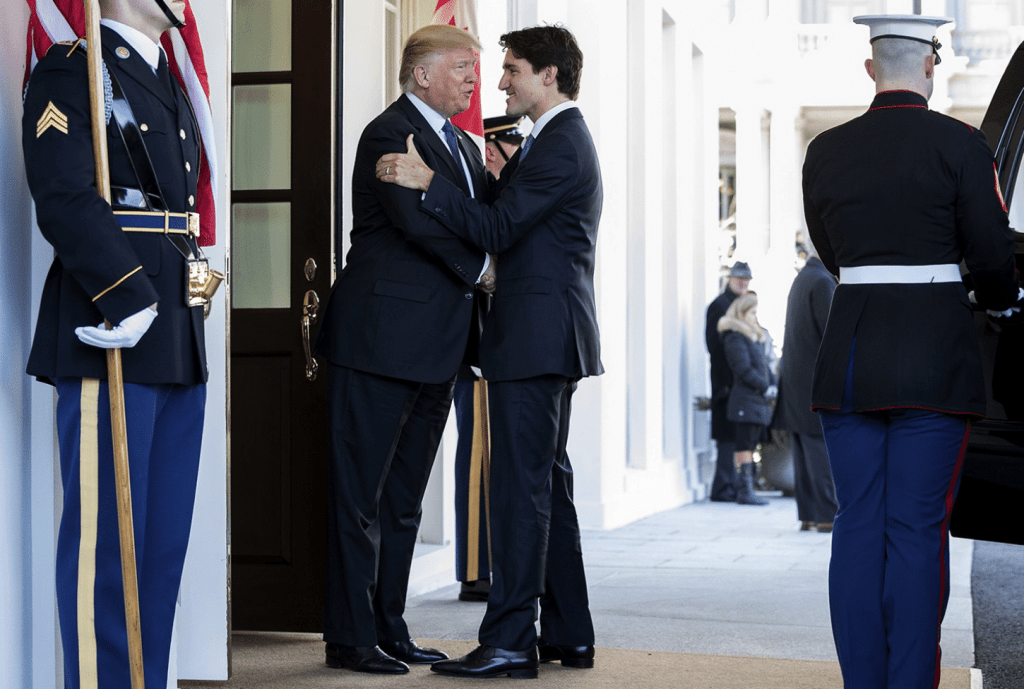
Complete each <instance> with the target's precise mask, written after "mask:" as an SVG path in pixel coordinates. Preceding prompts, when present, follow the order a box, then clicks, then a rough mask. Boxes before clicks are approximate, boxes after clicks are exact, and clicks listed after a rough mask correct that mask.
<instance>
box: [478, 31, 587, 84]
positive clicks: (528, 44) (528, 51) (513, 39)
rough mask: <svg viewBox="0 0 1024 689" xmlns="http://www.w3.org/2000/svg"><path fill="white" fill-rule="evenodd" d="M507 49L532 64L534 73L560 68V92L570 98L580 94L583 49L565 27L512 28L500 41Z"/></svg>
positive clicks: (558, 75)
mask: <svg viewBox="0 0 1024 689" xmlns="http://www.w3.org/2000/svg"><path fill="white" fill-rule="evenodd" d="M498 43H499V45H501V47H502V48H504V49H505V50H508V51H511V53H512V55H513V56H514V57H516V58H518V59H520V60H526V61H527V62H529V63H530V66H531V67H533V73H534V74H536V73H538V72H540V71H541V70H542V69H544V68H545V67H548V66H550V65H554V66H555V67H557V68H558V74H557V76H556V79H557V80H558V91H559V92H560V93H563V94H565V95H566V96H568V97H569V98H570V99H571V100H576V97H577V96H578V95H579V93H580V76H581V75H582V73H583V51H581V50H580V47H579V45H578V44H577V43H576V39H575V38H574V37H573V35H572V34H571V33H570V32H569V30H568V29H567V28H565V27H564V26H533V27H530V28H529V29H520V30H519V31H509V32H508V33H507V34H505V35H503V36H502V37H501V40H499V41H498Z"/></svg>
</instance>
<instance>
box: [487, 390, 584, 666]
mask: <svg viewBox="0 0 1024 689" xmlns="http://www.w3.org/2000/svg"><path fill="white" fill-rule="evenodd" d="M488 389H489V395H490V407H491V414H490V420H491V439H492V443H491V485H492V487H493V490H492V491H491V553H492V555H493V556H494V563H493V564H494V566H493V568H492V570H491V591H490V594H489V596H488V599H487V612H486V613H485V614H484V619H483V621H482V622H481V624H480V633H479V639H480V643H482V644H486V645H488V646H497V647H498V648H504V649H507V650H512V651H524V650H527V649H529V648H532V647H533V646H535V645H536V644H537V630H536V623H537V619H538V612H539V616H540V633H541V636H542V637H543V638H544V640H545V641H546V642H547V643H552V644H556V645H559V646H592V645H593V644H594V625H593V622H592V620H591V616H590V602H589V599H588V596H587V578H586V573H585V572H584V569H583V550H582V546H581V544H580V527H579V520H578V518H577V516H576V507H575V505H574V504H573V471H572V465H571V464H570V463H569V456H568V455H567V454H566V451H565V446H566V441H567V440H568V437H569V416H570V411H571V408H572V395H573V392H575V390H576V381H574V380H572V379H569V378H565V377H564V376H556V375H546V376H538V377H536V378H528V379H525V380H512V381H500V382H495V381H488ZM538 605H539V611H538Z"/></svg>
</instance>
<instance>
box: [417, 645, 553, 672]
mask: <svg viewBox="0 0 1024 689" xmlns="http://www.w3.org/2000/svg"><path fill="white" fill-rule="evenodd" d="M538 665H539V664H538V662H537V649H536V648H531V649H530V650H528V651H506V650H505V649H503V648H495V647H494V646H477V647H476V648H475V649H474V650H472V651H470V652H469V653H468V654H467V655H464V656H462V657H461V658H457V659H455V660H442V661H440V662H438V663H434V664H433V665H431V666H430V669H431V670H433V671H434V672H437V673H439V674H442V675H448V676H451V677H497V676H499V675H508V676H509V677H511V678H512V679H536V678H537V674H538V669H537V668H538Z"/></svg>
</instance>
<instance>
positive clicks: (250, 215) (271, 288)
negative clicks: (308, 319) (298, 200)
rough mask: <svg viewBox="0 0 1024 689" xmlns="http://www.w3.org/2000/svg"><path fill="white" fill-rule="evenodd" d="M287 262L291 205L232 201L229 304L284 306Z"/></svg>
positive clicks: (288, 272) (247, 306)
mask: <svg viewBox="0 0 1024 689" xmlns="http://www.w3.org/2000/svg"><path fill="white" fill-rule="evenodd" d="M290 265H291V204H290V203H236V204H235V205H234V207H233V209H232V229H231V305H232V306H233V307H234V308H236V309H286V308H288V306H289V298H288V294H289V289H288V288H289V284H288V283H289V275H290V271H289V266H290Z"/></svg>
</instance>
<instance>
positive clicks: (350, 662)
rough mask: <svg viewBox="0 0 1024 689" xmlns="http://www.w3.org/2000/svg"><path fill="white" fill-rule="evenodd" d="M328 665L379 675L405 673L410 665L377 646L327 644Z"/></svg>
mask: <svg viewBox="0 0 1024 689" xmlns="http://www.w3.org/2000/svg"><path fill="white" fill-rule="evenodd" d="M327 667H335V668H337V667H344V668H348V669H349V670H355V671H356V672H372V673H374V674H378V675H404V674H405V673H407V672H408V671H409V666H408V665H406V664H405V663H403V662H401V661H400V660H395V659H394V658H392V657H391V656H389V655H388V654H387V653H385V652H384V651H382V650H380V648H379V647H377V646H342V645H340V644H327Z"/></svg>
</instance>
